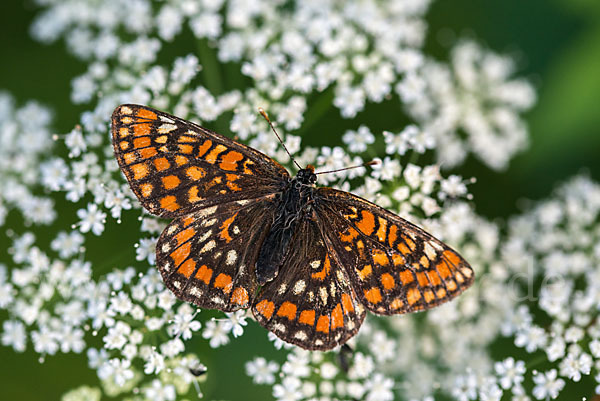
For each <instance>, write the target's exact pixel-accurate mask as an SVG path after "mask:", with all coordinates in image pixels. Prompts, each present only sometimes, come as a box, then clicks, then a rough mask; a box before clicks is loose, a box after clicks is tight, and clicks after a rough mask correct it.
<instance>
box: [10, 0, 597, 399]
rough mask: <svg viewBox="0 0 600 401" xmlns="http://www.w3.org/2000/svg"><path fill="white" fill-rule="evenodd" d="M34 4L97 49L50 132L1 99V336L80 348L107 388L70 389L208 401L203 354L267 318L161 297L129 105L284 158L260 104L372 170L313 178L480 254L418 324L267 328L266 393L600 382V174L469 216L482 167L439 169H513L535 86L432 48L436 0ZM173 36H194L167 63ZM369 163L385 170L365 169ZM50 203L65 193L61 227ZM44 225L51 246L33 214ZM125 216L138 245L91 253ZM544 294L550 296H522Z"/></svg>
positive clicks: (48, 349)
mask: <svg viewBox="0 0 600 401" xmlns="http://www.w3.org/2000/svg"><path fill="white" fill-rule="evenodd" d="M37 3H38V4H39V5H40V6H41V7H42V10H41V12H40V15H39V17H38V18H37V19H36V21H35V22H34V24H33V26H32V29H31V32H32V34H33V36H34V37H35V38H37V39H38V40H40V41H42V42H53V41H57V40H64V41H65V42H66V45H67V49H68V51H69V52H70V53H71V54H73V55H75V56H76V57H78V58H80V59H81V60H82V61H84V62H86V63H87V70H86V71H85V73H83V74H82V75H81V76H79V77H75V78H74V79H73V80H72V82H71V85H72V92H71V99H72V101H73V103H75V104H78V105H80V107H82V108H84V109H85V111H84V112H83V113H82V114H81V117H80V121H79V125H76V126H75V127H74V128H73V129H72V130H71V131H70V132H68V133H66V134H64V135H56V136H54V138H55V139H56V138H57V139H58V141H57V142H56V143H54V142H53V141H52V139H53V136H52V134H51V131H50V124H51V118H50V117H51V113H50V112H49V111H48V110H47V109H46V108H44V107H42V106H40V105H39V104H37V103H35V102H29V103H27V104H25V105H24V106H22V107H17V106H16V105H15V103H14V101H13V99H12V97H11V96H10V95H8V94H4V93H0V145H1V146H0V178H2V179H1V180H0V226H2V227H4V226H5V222H6V221H7V216H8V214H9V213H11V211H12V210H16V211H18V212H20V214H21V215H22V216H23V219H22V220H23V223H24V224H20V225H19V224H15V225H14V226H11V228H10V229H7V234H9V237H10V239H11V246H10V249H9V258H8V259H6V260H4V259H3V260H2V262H4V263H6V266H5V265H2V264H0V308H2V309H4V310H6V311H7V312H8V319H6V320H4V321H3V322H2V329H1V332H0V337H1V339H2V344H3V345H4V346H6V347H11V348H12V349H14V350H15V351H16V352H23V351H24V350H26V349H33V350H34V351H35V352H36V353H37V354H39V355H40V360H42V361H43V359H44V358H46V357H49V356H51V355H54V354H56V353H60V352H62V353H67V352H72V353H79V354H84V355H85V356H86V357H87V361H88V365H89V367H90V369H93V370H94V371H95V372H96V373H97V376H98V379H99V385H94V386H93V387H90V386H87V384H92V383H86V385H83V384H84V383H75V385H77V386H79V387H77V388H75V389H73V390H72V391H70V392H68V393H66V394H65V395H64V397H63V399H64V400H72V399H81V398H86V399H100V398H101V397H102V396H103V395H105V396H118V397H132V398H134V399H136V400H146V399H148V400H174V399H177V398H180V397H202V391H201V389H200V387H201V385H202V382H203V381H204V380H211V377H212V378H214V376H211V375H212V373H211V372H212V370H211V369H212V366H211V363H210V358H209V357H207V356H206V355H209V354H210V352H211V349H213V348H214V349H219V348H221V347H226V346H227V345H228V344H229V343H230V342H231V341H232V340H233V339H234V338H235V337H240V336H242V335H243V336H247V335H248V333H247V330H246V328H247V327H249V326H251V325H256V324H255V322H252V321H251V319H248V315H247V314H246V312H245V311H238V312H235V313H230V314H221V313H218V314H217V313H216V312H210V311H199V310H196V309H194V308H193V307H192V306H190V305H188V304H185V303H183V302H181V301H178V300H177V299H175V297H174V296H173V295H172V294H171V293H170V292H169V291H168V290H166V289H165V287H164V285H163V283H162V281H161V280H160V277H159V275H158V274H157V272H156V270H155V268H154V267H153V265H154V263H155V260H154V254H155V249H154V247H155V243H156V239H157V237H158V235H159V234H160V232H161V231H162V229H163V228H164V226H165V222H164V221H161V220H158V219H156V218H155V217H153V216H150V215H148V214H146V213H145V212H143V211H141V207H140V205H139V203H138V201H137V199H136V198H135V196H134V195H133V193H132V192H131V191H130V189H129V186H128V185H127V183H126V181H125V180H124V178H123V177H122V176H121V174H120V172H119V169H118V166H117V163H116V161H115V159H114V156H113V151H112V145H111V143H110V140H109V135H107V132H108V130H109V120H110V115H111V113H112V111H113V109H114V108H115V107H116V106H117V105H119V104H121V103H141V104H148V105H151V106H154V107H156V108H159V109H164V110H167V111H170V112H172V113H173V114H175V115H178V116H179V117H182V118H186V119H189V120H193V121H195V122H198V123H201V124H203V125H207V126H209V127H211V128H215V129H217V130H219V131H220V132H221V133H224V134H229V133H231V134H232V135H235V136H236V137H237V138H238V139H239V140H240V141H242V142H244V143H247V144H249V145H250V146H252V147H254V148H256V149H258V150H260V151H262V152H264V153H266V154H268V155H269V156H271V157H273V158H274V159H276V160H277V161H279V162H281V163H283V164H285V165H287V166H290V167H291V166H292V164H291V160H290V158H289V156H288V155H287V153H286V152H285V151H284V149H283V148H282V147H281V145H280V144H279V143H278V141H277V139H276V137H275V136H274V135H273V134H272V132H270V130H269V126H268V124H267V123H266V122H265V121H263V120H261V118H260V116H259V115H258V114H257V112H256V110H257V108H258V107H263V108H264V109H265V110H267V111H268V112H269V114H270V115H271V119H272V120H273V121H274V122H275V123H276V126H277V127H278V129H280V130H281V131H283V132H281V134H283V135H282V136H283V139H284V142H285V144H286V147H287V148H288V150H289V151H290V152H291V153H292V154H293V155H294V157H295V159H296V161H297V162H298V163H299V164H301V165H305V164H308V163H313V164H315V165H317V166H318V169H317V171H330V170H337V169H340V168H344V167H348V166H361V165H362V166H361V167H358V168H354V169H348V170H344V171H336V172H333V173H329V174H323V175H319V183H320V184H327V185H331V186H335V187H338V188H341V189H343V190H346V191H351V192H353V193H356V194H358V195H360V196H362V197H364V198H366V199H369V200H371V201H373V202H375V203H377V204H379V205H381V206H383V207H386V208H388V209H390V210H392V211H395V212H397V213H399V214H400V215H401V216H402V217H405V218H407V219H409V220H411V221H413V222H415V223H418V224H420V225H421V226H422V227H424V228H425V229H426V230H427V231H429V232H431V233H432V234H434V235H436V236H437V237H438V238H440V239H442V240H444V241H445V242H447V243H449V244H450V245H452V246H454V247H456V248H457V249H460V251H461V254H462V255H463V256H464V257H465V258H466V259H467V260H468V261H469V262H470V263H471V264H472V266H473V268H474V270H475V272H476V276H477V277H478V282H477V283H476V285H474V287H473V288H472V289H470V290H469V291H467V292H466V293H465V294H463V295H462V296H461V297H459V298H458V299H457V300H455V301H454V302H451V303H449V304H446V305H444V306H442V307H440V308H437V309H435V310H432V311H429V312H427V313H423V314H418V315H414V316H413V315H410V316H395V317H388V318H378V317H374V316H370V317H369V318H368V319H367V320H366V321H365V323H364V325H363V327H362V329H361V331H360V332H359V334H358V335H357V336H356V337H355V338H354V339H353V340H351V342H350V347H351V348H348V349H346V348H343V349H342V350H339V351H338V350H336V351H334V352H331V353H325V354H323V353H318V352H314V353H311V352H306V351H302V350H300V349H298V348H296V347H292V346H289V345H288V344H283V343H282V342H281V341H280V340H277V339H275V338H274V336H273V335H271V334H270V333H269V334H270V335H269V337H270V338H271V339H274V342H273V345H274V347H275V350H274V351H273V352H277V353H278V354H279V356H280V357H279V358H277V361H279V362H277V361H271V360H268V359H267V358H266V357H265V356H262V355H257V356H256V357H255V358H253V359H252V360H250V361H248V362H246V363H245V370H246V374H247V375H248V376H249V377H251V379H252V380H253V381H254V383H255V384H256V385H268V386H272V395H273V397H274V398H276V399H278V400H301V399H323V400H326V399H366V400H369V401H386V400H392V399H398V398H402V399H429V397H433V396H438V395H440V394H445V395H452V396H453V397H454V398H456V399H458V400H475V399H477V398H480V399H487V400H489V399H500V397H501V396H502V395H503V394H509V393H510V394H512V395H513V398H514V399H521V400H525V399H529V398H528V396H527V395H526V390H525V389H529V388H532V393H531V394H532V396H533V397H535V398H536V399H544V398H554V397H556V396H557V395H558V394H559V393H560V392H561V390H562V388H563V387H564V386H565V385H566V383H567V381H575V382H578V381H580V380H585V378H586V377H588V376H590V375H592V374H596V375H597V376H596V379H597V380H600V379H599V378H600V375H598V372H597V367H596V365H597V362H596V360H597V359H598V358H599V357H600V345H599V344H600V339H598V337H600V335H599V334H598V333H600V330H598V327H597V324H596V314H595V312H590V311H596V310H597V309H598V308H597V307H598V298H597V295H596V294H597V293H598V287H599V285H598V277H600V276H598V274H597V273H596V270H597V266H598V261H599V259H600V248H598V246H597V245H595V244H597V243H598V242H600V241H598V235H599V233H598V232H597V230H596V229H595V228H594V224H593V223H594V222H597V221H598V212H599V209H600V207H599V206H598V205H599V202H598V188H597V186H596V185H595V184H592V183H591V182H590V181H589V180H586V179H583V178H578V179H575V180H573V181H572V182H571V183H569V184H567V185H566V186H564V187H563V188H562V189H561V190H560V191H559V192H558V194H557V195H556V196H555V197H554V198H553V199H552V200H550V201H547V202H545V203H542V204H541V205H540V206H538V207H536V208H535V209H534V210H533V211H532V212H528V213H525V214H524V215H523V216H521V217H518V218H515V219H514V220H512V221H511V223H510V225H509V233H508V234H507V235H504V234H502V232H501V230H500V229H499V227H498V226H497V225H496V224H495V223H491V222H489V221H486V220H485V219H482V218H481V217H479V216H477V215H476V214H475V213H474V211H473V208H472V207H471V205H470V204H469V203H468V202H467V201H469V200H471V199H472V198H471V195H470V194H469V193H468V184H469V182H471V181H470V180H466V179H463V178H462V177H460V176H457V175H446V174H445V173H444V172H443V171H444V170H441V168H442V167H444V168H446V167H452V166H456V165H459V164H460V163H462V162H463V160H464V159H465V157H466V156H467V154H468V153H469V152H471V153H473V154H474V155H475V156H477V157H479V158H480V159H481V160H482V161H484V163H486V164H487V165H488V166H490V167H491V168H495V169H500V168H503V167H505V166H506V165H507V163H508V162H509V160H510V158H511V157H512V156H513V155H514V154H515V153H516V152H518V151H519V150H522V149H523V148H524V146H525V145H526V143H527V132H526V128H525V125H524V123H523V122H522V120H521V116H520V113H522V112H524V111H526V110H528V109H529V108H530V107H531V106H532V105H533V103H534V101H535V94H534V92H533V90H532V88H531V85H530V84H528V83H527V82H525V81H524V80H521V79H513V78H511V76H512V74H513V70H514V66H513V64H512V60H511V59H510V58H508V57H503V56H498V55H496V54H495V53H493V52H490V51H487V50H484V49H483V48H481V47H480V46H478V45H477V44H475V43H473V42H460V43H458V44H457V45H456V46H455V47H454V48H453V49H452V51H451V56H450V62H449V63H442V62H439V61H434V60H432V59H431V58H429V57H428V56H427V55H426V54H425V53H424V51H423V48H422V44H423V42H424V39H425V34H426V28H427V23H426V21H425V19H424V16H425V14H426V12H427V10H428V7H429V3H430V1H429V0H397V1H391V2H379V3H378V2H371V1H349V2H334V1H331V2H330V1H316V0H310V1H303V2H297V3H289V2H283V1H256V2H246V1H241V0H230V1H225V0H201V1H188V0H174V1H171V2H159V1H151V0H134V1H126V0H111V1H103V2H98V1H95V0H68V1H63V0H37ZM171 43H177V44H178V45H180V46H179V47H178V48H180V49H182V48H183V49H187V50H186V51H185V52H184V53H183V54H179V55H177V56H176V57H171V58H170V57H169V52H168V51H167V50H168V47H169V45H170V44H171ZM394 97H397V98H396V101H397V100H398V99H399V100H400V103H401V104H402V105H403V108H402V110H398V113H403V112H405V113H407V115H408V117H410V118H412V120H413V123H412V124H409V125H407V126H406V127H403V128H397V127H394V128H391V127H390V128H389V129H388V130H385V131H376V130H374V129H372V128H370V127H369V126H368V125H366V124H365V123H364V122H361V119H360V118H359V117H360V113H362V112H363V111H364V109H365V106H366V104H367V103H368V102H370V103H382V102H389V101H391V100H392V99H393V98H394ZM329 109H330V110H333V112H335V113H337V114H339V117H340V118H341V119H345V120H347V121H345V122H346V123H348V124H346V125H345V126H347V127H349V128H348V129H345V130H340V131H339V132H333V133H332V135H333V136H334V137H333V138H332V145H331V146H315V145H314V144H311V143H307V141H306V140H305V139H304V137H303V136H302V133H303V130H305V129H307V127H310V126H311V125H312V124H315V123H316V122H318V121H319V118H320V117H321V116H323V115H324V114H325V112H327V111H329ZM336 144H338V145H340V146H335V145H336ZM53 146H54V148H53ZM53 149H54V150H53ZM370 160H376V161H377V162H378V163H377V164H375V165H373V166H372V167H366V166H364V165H363V164H364V163H365V162H366V161H370ZM431 160H433V162H431ZM54 201H56V202H59V201H60V202H61V205H62V206H64V205H66V208H65V210H67V211H66V212H65V213H64V215H63V214H61V219H60V221H57V219H55V217H56V212H55V210H54V209H55V207H54ZM9 217H12V216H9ZM50 223H53V224H52V226H50V227H49V228H48V229H49V230H50V232H51V234H50V235H52V238H51V240H50V241H46V242H47V243H46V242H44V241H42V240H40V239H38V238H37V237H38V235H37V232H36V228H37V227H38V226H40V225H44V226H46V225H48V224H50ZM119 223H122V226H127V228H128V229H131V232H133V233H136V234H137V237H136V238H135V240H134V241H131V243H123V244H122V249H121V250H119V251H118V252H116V255H111V256H114V258H109V259H108V260H104V259H102V258H99V257H98V255H97V253H94V252H91V251H88V249H93V248H97V247H98V246H99V245H102V241H103V239H104V238H105V237H110V236H114V235H117V234H119V235H121V233H120V229H119V225H118V224H119ZM597 276H598V277H597ZM515 277H517V279H515ZM548 277H550V278H552V280H550V278H548ZM528 280H530V281H528ZM530 282H531V283H533V284H532V285H531V286H530V285H529V284H530ZM582 282H585V285H583V286H582V284H581V283H582ZM530 288H535V289H536V290H535V292H534V294H533V295H532V296H534V297H536V299H535V300H533V301H534V302H533V303H532V302H529V303H524V302H523V300H524V298H523V297H524V296H529V295H531V294H529V293H528V292H527V291H528V290H529V289H530ZM527 301H530V300H529V299H527ZM544 321H552V324H551V325H544V323H543V322H544ZM506 337H508V338H510V339H511V341H512V342H513V343H514V347H513V348H514V350H519V349H520V348H524V351H523V352H525V353H526V354H527V355H529V354H532V355H534V356H536V357H539V356H540V355H541V356H542V357H543V358H546V359H547V361H548V362H550V363H551V367H546V366H544V369H543V371H542V369H541V367H539V369H540V371H536V370H535V369H536V367H535V366H531V365H530V362H529V359H526V360H521V359H524V358H523V357H520V358H514V357H513V356H512V354H511V353H507V354H506V355H502V356H500V357H497V356H496V354H492V353H491V349H492V347H493V346H494V344H495V342H497V341H499V340H500V339H502V338H504V339H505V338H506ZM192 350H193V351H192ZM519 355H523V353H521V354H519ZM532 360H533V359H532ZM205 365H206V366H205ZM234 365H242V364H234ZM205 373H207V374H205ZM238 373H239V374H242V369H240V372H238ZM207 387H208V386H207ZM211 396H212V397H217V398H218V395H215V396H213V395H212V394H211ZM519 397H520V398H519Z"/></svg>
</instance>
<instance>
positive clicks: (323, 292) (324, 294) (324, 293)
mask: <svg viewBox="0 0 600 401" xmlns="http://www.w3.org/2000/svg"><path fill="white" fill-rule="evenodd" d="M319 296H320V297H321V301H322V302H323V305H326V304H327V288H325V287H321V288H319Z"/></svg>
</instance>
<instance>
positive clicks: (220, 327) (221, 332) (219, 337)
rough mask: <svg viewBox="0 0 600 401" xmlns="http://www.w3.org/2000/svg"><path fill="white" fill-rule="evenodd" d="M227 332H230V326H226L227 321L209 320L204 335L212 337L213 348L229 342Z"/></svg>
mask: <svg viewBox="0 0 600 401" xmlns="http://www.w3.org/2000/svg"><path fill="white" fill-rule="evenodd" d="M227 333H229V328H227V327H226V325H225V322H221V321H216V320H209V321H208V322H206V325H205V326H204V330H203V331H202V337H204V338H206V339H210V342H209V344H210V346H211V348H218V347H220V346H221V345H225V344H227V343H229V336H228V335H227Z"/></svg>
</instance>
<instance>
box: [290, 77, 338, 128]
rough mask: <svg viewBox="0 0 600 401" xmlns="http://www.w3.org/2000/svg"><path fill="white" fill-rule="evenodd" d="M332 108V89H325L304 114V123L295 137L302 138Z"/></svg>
mask: <svg viewBox="0 0 600 401" xmlns="http://www.w3.org/2000/svg"><path fill="white" fill-rule="evenodd" d="M331 106H333V87H331V86H330V87H329V88H327V89H326V90H325V91H323V92H321V94H320V95H319V96H318V97H317V100H315V101H314V102H313V103H312V105H311V106H310V107H309V108H308V110H307V112H306V118H304V123H302V126H301V127H300V128H299V129H298V131H296V133H295V134H296V135H299V136H302V134H304V133H305V132H306V131H307V130H308V129H309V128H310V127H311V126H313V125H314V124H315V123H316V122H318V121H319V120H320V119H321V118H322V117H323V115H325V113H326V112H327V111H329V110H330V109H331Z"/></svg>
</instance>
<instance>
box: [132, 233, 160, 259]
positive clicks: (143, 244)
mask: <svg viewBox="0 0 600 401" xmlns="http://www.w3.org/2000/svg"><path fill="white" fill-rule="evenodd" d="M156 240H157V238H155V237H154V238H141V239H140V242H139V243H138V246H137V247H136V248H135V260H144V259H146V260H147V261H148V263H149V264H150V265H153V264H154V263H155V262H156Z"/></svg>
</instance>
